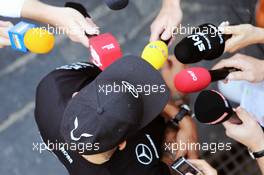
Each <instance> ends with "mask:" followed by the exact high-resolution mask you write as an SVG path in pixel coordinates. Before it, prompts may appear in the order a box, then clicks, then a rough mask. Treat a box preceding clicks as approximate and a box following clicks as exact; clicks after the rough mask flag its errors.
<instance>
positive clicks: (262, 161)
mask: <svg viewBox="0 0 264 175" xmlns="http://www.w3.org/2000/svg"><path fill="white" fill-rule="evenodd" d="M257 162H258V165H259V168H260V170H261V172H262V174H263V175H264V157H262V158H260V159H257Z"/></svg>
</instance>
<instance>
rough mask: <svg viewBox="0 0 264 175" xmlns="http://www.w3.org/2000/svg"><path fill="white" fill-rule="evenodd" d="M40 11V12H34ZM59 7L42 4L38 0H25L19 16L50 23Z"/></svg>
mask: <svg viewBox="0 0 264 175" xmlns="http://www.w3.org/2000/svg"><path fill="white" fill-rule="evenodd" d="M36 9H41V10H36ZM58 9H59V7H55V6H51V5H47V4H44V3H42V2H40V1H38V0H26V1H25V3H24V6H23V8H22V12H21V16H22V17H24V18H28V19H32V20H36V21H39V22H43V23H52V21H53V20H54V18H55V17H56V14H54V12H56V11H57V10H58Z"/></svg>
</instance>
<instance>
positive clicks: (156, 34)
mask: <svg viewBox="0 0 264 175" xmlns="http://www.w3.org/2000/svg"><path fill="white" fill-rule="evenodd" d="M163 31H164V28H163V27H162V26H158V27H156V26H155V27H151V35H150V39H149V41H150V42H153V41H157V40H159V39H160V34H161V33H162V32H163Z"/></svg>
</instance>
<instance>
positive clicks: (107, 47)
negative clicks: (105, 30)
mask: <svg viewBox="0 0 264 175" xmlns="http://www.w3.org/2000/svg"><path fill="white" fill-rule="evenodd" d="M114 48H115V45H114V44H113V43H112V44H108V45H105V46H103V47H102V49H107V50H111V49H114Z"/></svg>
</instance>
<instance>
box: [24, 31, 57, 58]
mask: <svg viewBox="0 0 264 175" xmlns="http://www.w3.org/2000/svg"><path fill="white" fill-rule="evenodd" d="M24 44H25V46H26V48H27V49H28V50H29V51H30V52H32V53H37V54H46V53H49V52H50V51H51V50H52V49H53V47H54V44H55V37H54V35H53V34H51V33H50V32H48V31H47V30H44V29H41V28H32V29H29V30H28V31H27V32H26V34H25V37H24Z"/></svg>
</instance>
